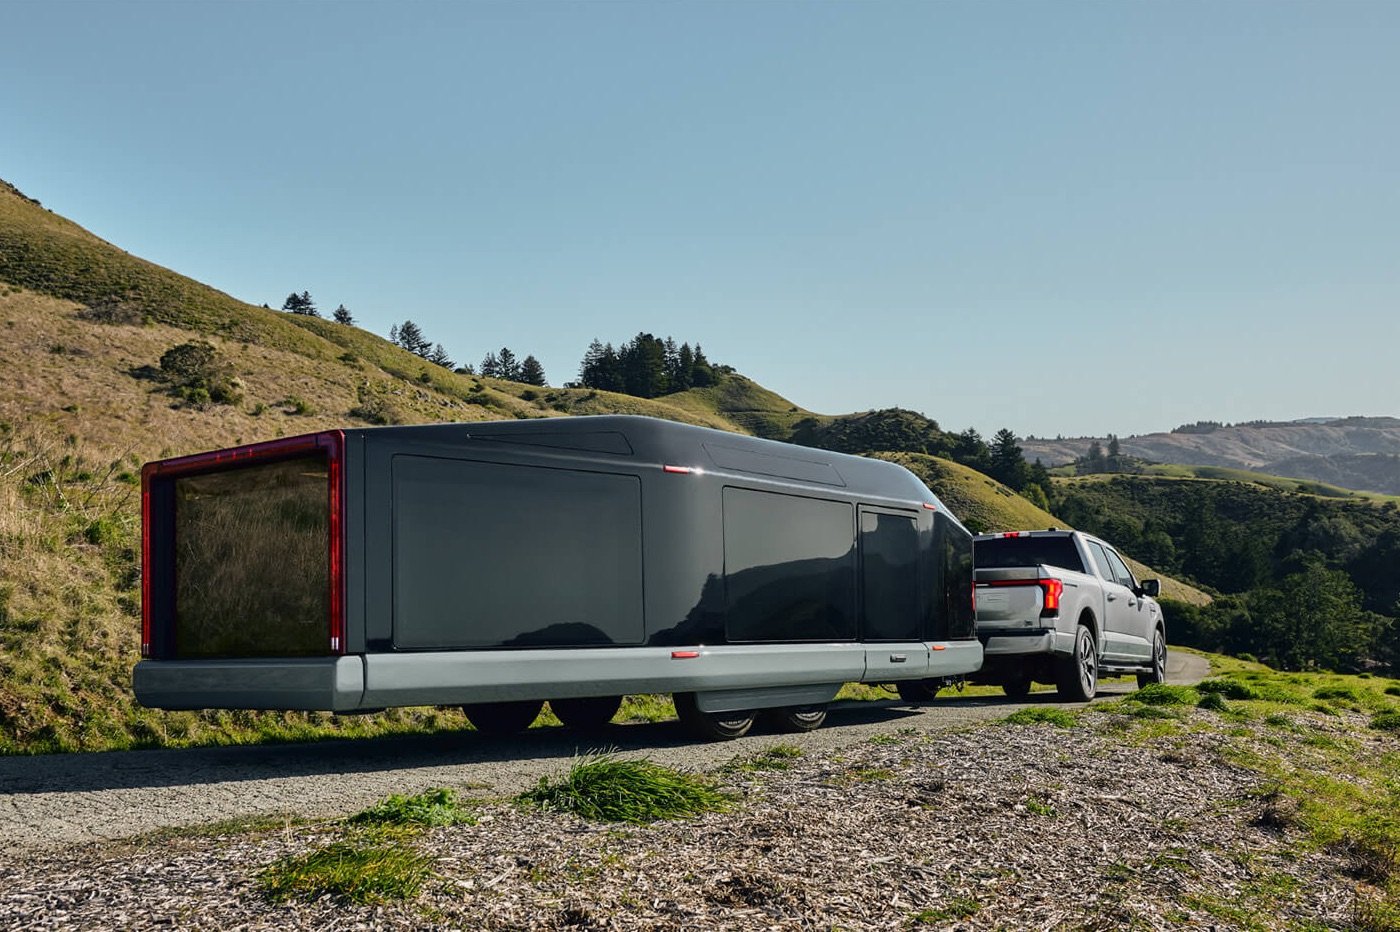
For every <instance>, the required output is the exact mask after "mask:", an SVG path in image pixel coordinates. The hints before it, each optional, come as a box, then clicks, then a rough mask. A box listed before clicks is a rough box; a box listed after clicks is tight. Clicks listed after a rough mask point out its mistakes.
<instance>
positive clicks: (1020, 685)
mask: <svg viewBox="0 0 1400 932" xmlns="http://www.w3.org/2000/svg"><path fill="white" fill-rule="evenodd" d="M1001 691H1002V692H1004V693H1006V695H1007V697H1008V698H1010V699H1024V698H1026V697H1027V696H1029V695H1030V694H1031V675H1030V673H1028V672H1024V671H1023V672H1020V673H1017V674H1016V675H1015V676H1013V677H1011V678H1010V679H1008V680H1006V681H1005V682H1003V683H1002V684H1001Z"/></svg>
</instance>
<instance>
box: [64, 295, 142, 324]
mask: <svg viewBox="0 0 1400 932" xmlns="http://www.w3.org/2000/svg"><path fill="white" fill-rule="evenodd" d="M78 319H79V320H90V321H92V322H93V323H95V324H115V325H123V324H125V325H127V326H140V325H142V324H144V323H146V315H145V313H143V312H142V311H141V309H140V308H137V307H132V306H131V305H128V304H123V303H122V302H120V301H118V300H117V299H116V298H107V299H105V300H102V301H97V302H94V303H92V304H89V305H88V306H87V307H85V308H83V309H82V310H81V311H79V312H78Z"/></svg>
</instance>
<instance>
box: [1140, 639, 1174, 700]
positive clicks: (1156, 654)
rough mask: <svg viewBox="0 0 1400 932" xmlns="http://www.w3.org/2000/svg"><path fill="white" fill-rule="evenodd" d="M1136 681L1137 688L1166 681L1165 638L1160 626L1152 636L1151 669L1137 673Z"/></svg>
mask: <svg viewBox="0 0 1400 932" xmlns="http://www.w3.org/2000/svg"><path fill="white" fill-rule="evenodd" d="M1137 681H1138V689H1142V687H1144V686H1149V685H1151V684H1152V683H1165V682H1166V681H1167V639H1166V638H1165V637H1164V636H1163V635H1162V629H1161V628H1158V629H1157V633H1156V634H1154V635H1153V636H1152V669H1151V670H1148V671H1147V672H1146V673H1139V674H1138V678H1137Z"/></svg>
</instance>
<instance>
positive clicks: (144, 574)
mask: <svg viewBox="0 0 1400 932" xmlns="http://www.w3.org/2000/svg"><path fill="white" fill-rule="evenodd" d="M147 473H148V470H147V469H142V470H141V656H142V657H149V656H151V480H150V477H149V476H148V475H147Z"/></svg>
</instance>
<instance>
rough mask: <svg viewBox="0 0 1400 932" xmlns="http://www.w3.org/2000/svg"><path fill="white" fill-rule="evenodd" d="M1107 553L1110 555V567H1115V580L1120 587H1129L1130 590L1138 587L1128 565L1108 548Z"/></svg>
mask: <svg viewBox="0 0 1400 932" xmlns="http://www.w3.org/2000/svg"><path fill="white" fill-rule="evenodd" d="M1105 552H1106V553H1107V554H1108V563H1109V565H1110V566H1112V567H1113V578H1114V580H1115V581H1116V582H1117V583H1118V584H1119V585H1120V586H1127V587H1128V588H1129V589H1131V588H1133V586H1135V585H1137V584H1136V583H1135V582H1133V571H1132V570H1130V569H1128V565H1127V564H1126V563H1124V562H1123V561H1122V560H1121V559H1120V558H1119V556H1118V554H1116V553H1114V552H1113V551H1112V550H1108V549H1106V548H1105Z"/></svg>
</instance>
